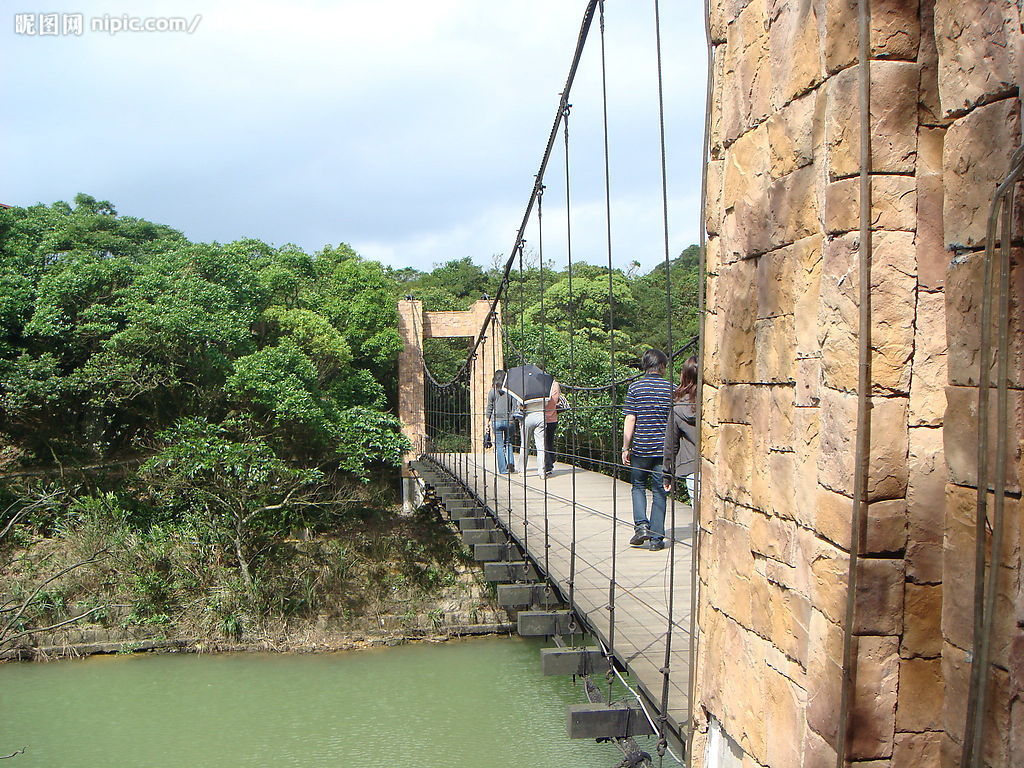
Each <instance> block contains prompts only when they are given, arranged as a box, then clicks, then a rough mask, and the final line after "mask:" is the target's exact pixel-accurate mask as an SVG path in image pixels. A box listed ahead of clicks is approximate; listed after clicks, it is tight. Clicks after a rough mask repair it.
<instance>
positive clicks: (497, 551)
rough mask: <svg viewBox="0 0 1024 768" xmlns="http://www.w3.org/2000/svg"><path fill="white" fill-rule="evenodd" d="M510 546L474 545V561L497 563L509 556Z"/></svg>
mask: <svg viewBox="0 0 1024 768" xmlns="http://www.w3.org/2000/svg"><path fill="white" fill-rule="evenodd" d="M508 549H509V547H508V544H474V545H473V559H474V560H481V561H484V562H492V563H496V562H499V561H501V560H504V559H505V558H506V557H508V556H509V551H508Z"/></svg>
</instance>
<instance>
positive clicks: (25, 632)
mask: <svg viewBox="0 0 1024 768" xmlns="http://www.w3.org/2000/svg"><path fill="white" fill-rule="evenodd" d="M103 608H104V606H102V605H97V606H96V607H95V608H90V609H89V610H88V611H86V612H85V613H80V614H78V615H77V616H75V617H74V618H72V619H64V621H58V622H57V623H56V624H50V625H49V626H47V627H33V628H32V629H26V630H23V631H21V632H18V633H17V634H16V635H11V636H10V637H5V638H3V639H0V648H2V647H4V646H5V645H10V644H11V643H13V642H14V641H15V640H20V639H21V638H23V637H25V636H27V635H34V634H35V633H37V632H49V631H51V630H54V629H59V628H61V627H63V626H67V625H68V624H74V623H75V622H76V621H81V620H82V619H84V618H85V617H86V616H88V615H89V614H92V613H96V611H99V610H102V609H103Z"/></svg>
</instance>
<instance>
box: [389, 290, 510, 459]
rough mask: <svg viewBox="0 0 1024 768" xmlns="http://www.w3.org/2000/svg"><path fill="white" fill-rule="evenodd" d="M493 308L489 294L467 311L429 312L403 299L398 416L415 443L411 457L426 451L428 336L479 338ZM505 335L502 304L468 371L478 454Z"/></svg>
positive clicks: (473, 437) (473, 439)
mask: <svg viewBox="0 0 1024 768" xmlns="http://www.w3.org/2000/svg"><path fill="white" fill-rule="evenodd" d="M490 308H491V300H490V299H480V300H479V301H476V302H474V304H473V306H472V307H470V308H469V309H468V310H465V311H463V312H424V311H423V302H421V301H417V300H415V299H404V300H402V301H399V302H398V331H399V334H400V335H401V337H402V345H403V346H402V352H401V354H400V355H399V358H398V381H399V385H398V416H399V418H400V419H401V420H402V429H403V432H404V433H405V435H406V437H408V438H409V441H410V442H411V443H412V446H413V448H412V452H411V455H410V456H409V457H408V458H415V457H416V456H418V455H419V454H421V453H423V452H424V450H426V436H427V432H426V426H427V425H426V414H425V411H424V399H423V391H424V390H423V387H424V383H425V381H424V373H423V341H424V339H449V338H463V337H465V338H468V339H469V340H470V343H473V344H475V343H476V342H477V335H478V334H479V333H480V329H481V327H482V326H483V324H484V320H485V319H486V318H487V313H488V312H489V311H490ZM504 360H505V358H504V351H503V347H502V338H501V305H500V304H499V305H498V306H497V308H496V318H495V320H494V321H493V322H492V323H490V324H489V325H488V328H487V333H486V334H485V336H484V338H483V340H482V341H481V342H480V345H479V347H478V348H477V354H476V357H475V358H474V359H473V362H472V364H471V367H470V371H469V389H470V403H471V408H472V420H471V424H472V426H471V435H470V438H471V446H472V451H473V452H474V453H482V452H483V450H484V448H483V442H484V431H485V427H486V425H485V423H484V422H485V420H484V408H485V405H486V403H487V392H488V390H489V389H490V386H491V380H492V378H493V376H494V372H495V371H496V370H499V369H500V368H502V367H503V366H504Z"/></svg>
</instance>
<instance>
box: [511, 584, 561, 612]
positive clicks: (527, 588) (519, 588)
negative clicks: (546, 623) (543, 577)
mask: <svg viewBox="0 0 1024 768" xmlns="http://www.w3.org/2000/svg"><path fill="white" fill-rule="evenodd" d="M561 602H562V601H561V600H560V599H559V598H558V595H557V594H555V593H554V592H549V591H548V587H547V585H546V584H499V585H498V605H500V606H501V607H502V608H521V607H523V606H529V605H543V606H546V607H550V606H557V605H560V604H561Z"/></svg>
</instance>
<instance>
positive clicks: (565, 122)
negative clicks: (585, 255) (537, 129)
mask: <svg viewBox="0 0 1024 768" xmlns="http://www.w3.org/2000/svg"><path fill="white" fill-rule="evenodd" d="M565 96H567V94H563V100H564V98H565ZM571 109H572V105H571V104H569V103H568V102H564V103H563V108H562V129H563V130H562V137H563V142H564V145H565V247H566V260H567V263H568V271H569V307H568V310H569V311H568V317H567V319H568V323H569V375H570V376H572V377H573V378H574V379H575V378H576V349H575V343H574V341H573V337H574V336H575V335H576V334H575V330H576V329H575V319H576V303H575V302H574V301H573V290H572V195H571V189H570V185H571V182H570V174H569V112H570V110H571ZM577 427H578V425H577V424H576V422H575V421H573V424H572V430H571V432H570V435H569V440H570V443H571V445H572V454H573V462H572V463H571V464H570V465H569V466H570V467H571V468H572V524H571V526H572V534H571V537H570V539H569V546H570V549H569V604H570V605H573V604H574V603H575V601H574V596H575V594H576V462H577V461H579V443H578V441H577V439H576V436H577V435H578V433H579V430H578V428H577Z"/></svg>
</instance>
